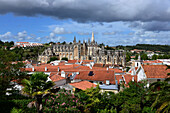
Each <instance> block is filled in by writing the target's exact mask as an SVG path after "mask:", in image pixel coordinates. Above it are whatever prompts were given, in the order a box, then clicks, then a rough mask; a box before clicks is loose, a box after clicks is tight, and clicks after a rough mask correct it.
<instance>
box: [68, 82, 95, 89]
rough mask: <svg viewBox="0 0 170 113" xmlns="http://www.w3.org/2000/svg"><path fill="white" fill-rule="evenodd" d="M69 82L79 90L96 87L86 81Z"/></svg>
mask: <svg viewBox="0 0 170 113" xmlns="http://www.w3.org/2000/svg"><path fill="white" fill-rule="evenodd" d="M69 84H70V85H72V86H74V87H75V88H78V89H81V90H86V89H87V88H91V87H96V85H95V84H93V83H91V82H88V81H80V82H75V83H69Z"/></svg>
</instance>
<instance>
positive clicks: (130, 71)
mask: <svg viewBox="0 0 170 113" xmlns="http://www.w3.org/2000/svg"><path fill="white" fill-rule="evenodd" d="M132 69H133V68H131V69H130V70H129V71H128V72H129V73H132ZM137 70H138V67H135V71H137Z"/></svg>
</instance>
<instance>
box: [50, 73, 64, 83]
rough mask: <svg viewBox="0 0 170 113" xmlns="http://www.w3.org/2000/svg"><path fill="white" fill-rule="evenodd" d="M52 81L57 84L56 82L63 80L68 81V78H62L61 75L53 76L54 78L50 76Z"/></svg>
mask: <svg viewBox="0 0 170 113" xmlns="http://www.w3.org/2000/svg"><path fill="white" fill-rule="evenodd" d="M50 79H51V80H52V81H53V82H56V81H59V80H63V79H66V78H64V77H61V76H60V75H52V76H50Z"/></svg>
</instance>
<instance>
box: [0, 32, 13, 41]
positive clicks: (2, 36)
mask: <svg viewBox="0 0 170 113" xmlns="http://www.w3.org/2000/svg"><path fill="white" fill-rule="evenodd" d="M11 37H12V33H11V32H6V33H5V34H2V35H0V38H1V39H2V40H4V39H5V40H6V39H9V38H11Z"/></svg>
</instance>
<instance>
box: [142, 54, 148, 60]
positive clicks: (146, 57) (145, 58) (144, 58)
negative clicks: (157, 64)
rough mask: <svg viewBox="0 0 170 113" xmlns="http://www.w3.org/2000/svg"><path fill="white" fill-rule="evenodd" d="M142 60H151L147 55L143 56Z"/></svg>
mask: <svg viewBox="0 0 170 113" xmlns="http://www.w3.org/2000/svg"><path fill="white" fill-rule="evenodd" d="M141 59H142V60H148V59H149V58H148V56H147V54H142V55H141Z"/></svg>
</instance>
